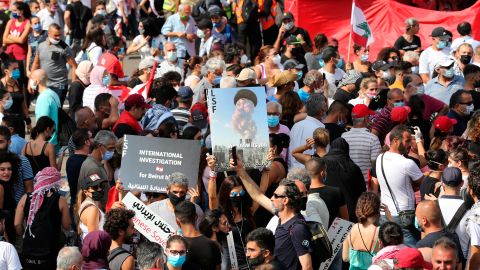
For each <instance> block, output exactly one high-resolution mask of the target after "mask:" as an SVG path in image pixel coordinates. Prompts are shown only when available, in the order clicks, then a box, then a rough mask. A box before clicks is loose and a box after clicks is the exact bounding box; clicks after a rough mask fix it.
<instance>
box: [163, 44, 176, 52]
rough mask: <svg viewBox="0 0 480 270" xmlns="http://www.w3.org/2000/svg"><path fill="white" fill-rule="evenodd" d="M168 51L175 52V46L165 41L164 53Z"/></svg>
mask: <svg viewBox="0 0 480 270" xmlns="http://www.w3.org/2000/svg"><path fill="white" fill-rule="evenodd" d="M169 52H177V48H176V47H175V45H174V44H171V43H167V44H166V45H165V54H167V53H169Z"/></svg>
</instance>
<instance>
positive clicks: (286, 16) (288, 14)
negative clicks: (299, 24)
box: [282, 12, 293, 22]
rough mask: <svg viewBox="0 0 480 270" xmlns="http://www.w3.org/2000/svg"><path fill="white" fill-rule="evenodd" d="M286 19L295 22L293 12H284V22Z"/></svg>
mask: <svg viewBox="0 0 480 270" xmlns="http://www.w3.org/2000/svg"><path fill="white" fill-rule="evenodd" d="M286 19H290V20H293V14H292V13H291V12H284V13H283V15H282V22H283V21H285V20H286Z"/></svg>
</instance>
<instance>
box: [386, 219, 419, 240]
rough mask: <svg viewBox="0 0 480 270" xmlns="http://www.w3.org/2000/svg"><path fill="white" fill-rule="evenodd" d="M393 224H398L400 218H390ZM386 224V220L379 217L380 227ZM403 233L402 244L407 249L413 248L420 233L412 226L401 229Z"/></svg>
mask: <svg viewBox="0 0 480 270" xmlns="http://www.w3.org/2000/svg"><path fill="white" fill-rule="evenodd" d="M392 218H393V220H394V222H395V223H397V224H400V218H399V217H398V216H392ZM385 222H388V219H387V217H386V216H385V215H381V216H380V225H381V224H383V223H385ZM402 232H403V243H404V244H405V245H407V246H409V247H415V245H416V244H417V242H418V240H419V239H420V231H419V230H417V229H416V228H415V226H414V225H413V224H412V225H410V226H408V227H406V228H402Z"/></svg>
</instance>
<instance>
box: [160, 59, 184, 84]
mask: <svg viewBox="0 0 480 270" xmlns="http://www.w3.org/2000/svg"><path fill="white" fill-rule="evenodd" d="M183 62H184V60H183V59H180V58H178V59H177V63H175V64H173V63H170V62H169V61H167V60H163V61H162V63H160V65H159V66H158V68H157V72H156V73H155V79H156V78H159V77H162V76H163V74H165V73H167V72H169V71H176V72H178V73H179V74H180V75H181V76H182V78H183Z"/></svg>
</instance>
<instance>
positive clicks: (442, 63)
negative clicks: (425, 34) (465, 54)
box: [435, 57, 455, 68]
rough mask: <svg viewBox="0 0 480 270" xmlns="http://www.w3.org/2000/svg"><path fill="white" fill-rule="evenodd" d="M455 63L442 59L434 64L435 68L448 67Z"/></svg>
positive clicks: (448, 59)
mask: <svg viewBox="0 0 480 270" xmlns="http://www.w3.org/2000/svg"><path fill="white" fill-rule="evenodd" d="M453 63H455V61H454V60H453V59H451V58H449V57H442V58H440V59H439V60H438V61H437V62H436V63H435V68H437V67H450V66H452V65H453Z"/></svg>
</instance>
